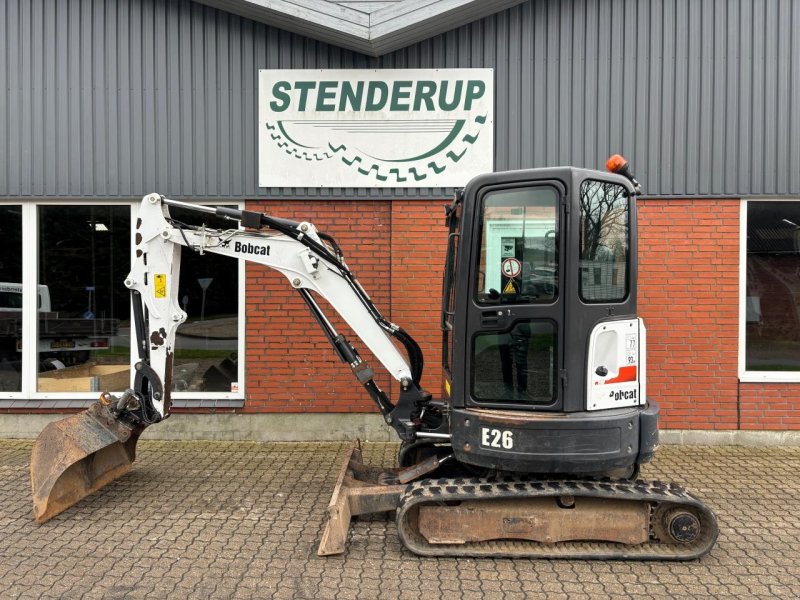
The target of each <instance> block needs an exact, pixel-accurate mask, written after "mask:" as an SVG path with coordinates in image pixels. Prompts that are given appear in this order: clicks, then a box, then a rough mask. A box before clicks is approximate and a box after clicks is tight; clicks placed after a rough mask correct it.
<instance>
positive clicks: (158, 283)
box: [153, 273, 167, 298]
mask: <svg viewBox="0 0 800 600" xmlns="http://www.w3.org/2000/svg"><path fill="white" fill-rule="evenodd" d="M153 287H154V289H155V294H156V298H166V297H167V275H166V274H165V273H156V274H155V275H154V280H153Z"/></svg>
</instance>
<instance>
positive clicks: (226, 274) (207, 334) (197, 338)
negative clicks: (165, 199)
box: [169, 207, 239, 392]
mask: <svg viewBox="0 0 800 600" xmlns="http://www.w3.org/2000/svg"><path fill="white" fill-rule="evenodd" d="M233 208H237V207H233ZM169 211H170V216H171V217H172V218H173V219H174V220H176V221H180V222H181V223H185V224H186V225H195V226H200V225H203V224H204V223H205V225H206V227H210V228H214V229H231V228H232V227H235V226H236V224H235V223H234V222H232V221H229V220H227V219H222V218H220V217H215V216H214V215H209V214H205V213H198V212H195V211H190V210H186V209H181V208H178V207H170V209H169ZM238 263H239V261H238V260H236V259H234V258H230V257H226V256H219V255H216V254H211V253H206V254H204V255H203V256H200V255H199V254H197V253H196V252H193V251H192V250H190V249H188V248H183V249H182V252H181V277H180V282H179V284H178V285H179V290H178V301H179V302H180V304H181V308H183V310H184V311H185V312H186V313H187V315H188V318H187V320H186V322H185V323H184V324H183V325H181V326H180V327H178V332H177V335H176V337H175V373H174V376H173V382H174V383H173V390H174V391H176V392H197V391H203V392H233V391H236V390H237V388H238V386H239V376H238V351H239V264H238Z"/></svg>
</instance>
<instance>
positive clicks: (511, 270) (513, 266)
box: [502, 258, 522, 278]
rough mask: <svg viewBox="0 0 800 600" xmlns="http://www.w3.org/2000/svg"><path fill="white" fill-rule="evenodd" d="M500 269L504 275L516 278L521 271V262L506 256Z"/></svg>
mask: <svg viewBox="0 0 800 600" xmlns="http://www.w3.org/2000/svg"><path fill="white" fill-rule="evenodd" d="M502 270H503V275H505V276H506V277H513V278H517V277H519V274H520V273H522V263H521V262H519V261H518V260H517V259H516V258H507V259H505V260H504V261H503V265H502Z"/></svg>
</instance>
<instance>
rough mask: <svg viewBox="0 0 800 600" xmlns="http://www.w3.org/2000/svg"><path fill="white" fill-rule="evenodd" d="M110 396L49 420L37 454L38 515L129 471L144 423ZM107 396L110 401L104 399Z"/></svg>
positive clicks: (47, 514) (33, 479) (40, 517)
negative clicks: (131, 419) (118, 412)
mask: <svg viewBox="0 0 800 600" xmlns="http://www.w3.org/2000/svg"><path fill="white" fill-rule="evenodd" d="M108 398H109V397H108V396H107V395H104V396H102V397H101V400H100V401H99V402H96V403H94V404H93V405H92V406H90V407H89V408H88V409H87V410H85V411H83V412H82V413H78V414H76V415H72V416H70V417H67V418H66V419H61V420H60V421H55V422H53V423H49V424H48V425H47V426H46V427H45V428H44V429H43V430H42V432H41V433H40V434H39V437H38V438H37V439H36V444H35V445H34V447H33V454H32V456H31V485H32V487H33V516H34V518H35V519H36V521H37V523H44V522H45V521H47V520H49V519H51V518H53V517H54V516H56V515H57V514H59V513H60V512H63V511H64V510H66V509H67V508H69V507H70V506H72V505H73V504H75V503H77V502H79V501H80V500H81V499H83V498H85V497H86V496H88V495H89V494H91V493H92V492H95V491H97V490H99V489H100V488H101V487H103V486H104V485H106V484H107V483H109V482H111V481H113V480H114V479H116V478H117V477H120V476H122V475H124V474H125V473H127V472H128V471H129V470H130V468H131V467H132V466H133V461H134V459H135V457H136V442H137V440H138V439H139V435H140V434H141V432H142V429H143V428H142V427H130V426H128V425H126V424H124V423H122V422H120V421H118V420H117V419H116V418H115V417H114V415H113V414H112V413H111V411H110V410H109V408H108V404H107V403H108ZM104 401H105V402H104Z"/></svg>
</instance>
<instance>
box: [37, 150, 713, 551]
mask: <svg viewBox="0 0 800 600" xmlns="http://www.w3.org/2000/svg"><path fill="white" fill-rule="evenodd" d="M609 168H610V170H612V171H614V172H611V173H603V172H599V171H592V170H584V169H576V168H566V167H562V168H547V169H533V170H525V171H514V172H505V173H493V174H488V175H482V176H479V177H477V178H475V179H473V180H472V181H470V182H469V184H468V185H467V186H466V188H465V189H464V190H463V193H458V194H457V195H456V198H455V200H454V201H453V203H452V204H451V205H450V206H449V208H448V210H447V225H448V228H449V237H448V249H447V262H446V265H445V273H444V286H443V297H442V309H441V327H442V331H443V338H442V342H443V346H442V350H443V357H444V360H443V362H444V372H445V381H444V393H443V397H442V399H433V398H432V397H431V394H430V393H428V392H426V391H425V390H423V389H422V388H421V387H420V380H421V377H422V368H423V358H422V353H421V351H420V348H419V346H418V345H417V344H416V342H415V341H414V340H413V339H412V337H411V336H410V335H409V334H408V333H406V332H405V331H404V330H403V329H401V328H400V327H398V326H397V325H395V324H393V323H391V322H389V321H387V320H386V319H385V318H384V317H383V316H382V315H381V313H380V312H379V311H378V309H377V308H376V307H375V305H374V304H373V303H372V301H371V300H370V298H369V296H368V295H367V293H366V292H365V291H364V290H363V289H362V287H361V285H360V284H359V283H358V281H357V280H356V278H355V276H354V275H353V273H352V272H351V271H350V269H349V268H348V267H347V265H346V263H345V260H344V256H343V255H342V251H341V249H340V248H339V246H338V245H337V244H336V242H335V241H334V240H333V238H331V237H330V236H328V235H325V234H324V233H322V232H320V231H319V230H317V228H316V227H315V226H314V225H312V224H311V223H307V222H302V223H297V222H293V221H289V220H286V219H281V218H276V217H272V216H268V215H265V214H261V213H255V212H250V211H240V210H235V209H232V208H225V207H218V208H213V207H205V206H197V205H193V204H188V203H185V202H179V201H174V200H169V199H167V198H164V197H162V196H159V195H157V194H151V195H148V196H145V197H144V199H143V200H142V204H141V209H140V213H139V219H138V221H137V223H136V232H135V246H136V247H135V255H136V256H135V260H134V265H133V269H132V270H131V272H130V274H129V275H128V277H127V279H126V280H125V285H126V286H127V287H128V288H129V289H130V291H131V295H132V300H133V316H134V322H135V328H136V336H137V340H138V344H137V348H138V358H139V359H138V362H137V363H136V365H135V376H134V384H133V388H132V389H129V390H127V391H126V392H124V393H123V394H122V395H121V396H120V397H115V396H112V395H111V394H109V393H104V394H102V395H101V397H100V399H99V401H98V402H96V403H95V404H93V405H92V406H91V407H90V408H89V409H88V410H86V411H85V412H83V413H80V414H76V415H73V416H71V417H68V418H66V419H63V420H61V421H58V422H55V423H52V424H50V425H48V426H47V427H46V428H45V429H44V431H43V432H42V433H41V434H40V436H39V439H38V440H37V442H36V445H35V447H34V449H33V456H32V460H31V475H32V484H33V500H34V516H35V518H36V520H37V521H39V522H43V521H46V520H48V519H50V518H51V517H53V516H54V515H57V514H58V513H60V512H61V511H63V510H65V509H66V508H68V507H69V506H71V505H73V504H74V503H76V502H78V501H79V500H80V499H81V498H83V497H85V496H87V495H88V494H90V493H92V492H93V491H95V490H97V489H99V488H101V487H102V486H104V485H105V484H107V483H108V482H110V481H112V480H113V479H115V478H116V477H119V476H120V475H122V474H123V473H125V472H126V471H128V470H129V469H130V468H131V466H132V463H133V460H134V456H135V447H136V441H137V439H138V438H139V435H140V434H141V432H142V431H143V430H144V429H145V428H146V427H148V426H150V425H152V424H154V423H157V422H159V421H161V420H163V419H165V418H167V417H168V416H169V414H170V391H171V389H172V370H173V369H172V366H173V350H174V346H175V333H176V330H177V328H178V327H179V326H180V324H181V323H182V322H183V321H184V320H185V319H186V314H185V313H184V312H183V311H182V310H181V308H180V305H179V303H178V275H179V268H180V256H181V250H182V248H183V247H186V248H188V249H190V250H192V251H194V252H199V253H200V254H203V253H207V252H208V253H215V254H221V255H225V256H231V257H235V258H240V259H243V260H248V261H252V262H256V263H260V264H263V265H266V266H268V267H270V268H273V269H276V270H278V271H280V272H281V273H283V274H284V275H285V276H286V278H287V279H288V280H289V284H290V285H291V286H292V287H294V288H295V289H296V290H297V292H298V293H299V294H300V296H301V297H302V299H303V300H304V302H305V303H306V304H307V305H308V308H309V309H310V311H311V313H312V314H313V316H314V318H315V319H316V321H317V323H318V324H319V326H320V327H321V329H322V331H323V332H324V334H325V336H326V337H327V338H328V340H329V341H330V343H331V345H332V346H333V349H334V350H335V352H336V353H337V354H338V356H339V357H340V358H341V360H342V361H343V362H346V363H347V364H348V365H349V366H350V368H351V369H352V371H353V373H354V375H355V376H356V378H357V379H358V381H359V382H360V383H361V384H362V385H363V386H364V388H365V389H366V391H367V393H368V394H369V395H370V396H371V398H372V399H373V400H374V401H375V404H376V406H377V407H378V410H379V411H380V412H381V414H382V415H383V418H384V420H385V421H386V423H387V424H388V425H389V426H391V427H392V428H394V430H395V431H396V432H397V434H398V436H399V437H400V439H401V441H402V444H401V447H400V451H399V456H398V463H399V466H398V467H396V468H390V469H382V468H377V467H369V466H366V465H364V464H363V463H362V462H361V454H360V449H359V447H358V444H357V442H354V443H353V444H352V445H351V447H350V450H349V452H348V455H347V457H346V460H345V462H344V464H343V465H342V468H341V472H340V473H339V477H338V480H337V483H336V487H335V490H334V493H333V497H332V499H331V502H330V505H329V507H328V513H329V517H328V524H327V527H326V529H325V532H324V534H323V539H322V542H321V544H320V548H319V553H320V554H323V555H324V554H336V553H341V552H343V551H344V548H345V543H346V539H347V532H348V528H349V524H350V520H351V517H352V516H355V515H359V514H365V513H373V512H386V511H396V519H397V526H398V530H399V534H400V536H401V538H402V540H403V542H404V544H405V545H406V546H407V547H408V548H409V549H410V550H412V551H413V552H416V553H418V554H422V555H435V556H540V557H562V558H595V559H671V560H677V559H691V558H696V557H699V556H702V555H703V554H705V553H706V552H708V551H709V550H710V549H711V547H712V546H713V545H714V542H715V541H716V538H717V533H718V530H717V524H716V518H715V516H714V514H713V513H712V512H711V511H710V510H709V509H708V508H707V507H706V506H705V505H704V504H703V503H702V502H701V501H700V500H698V499H697V498H696V497H694V496H692V495H691V494H689V493H688V492H687V491H685V490H684V489H683V488H681V487H680V486H678V485H675V484H663V483H659V482H652V483H648V482H644V481H640V480H637V479H636V476H637V474H638V471H639V466H640V465H641V464H642V463H645V462H647V461H649V460H650V459H651V458H652V456H653V453H654V451H655V448H656V444H657V438H658V430H657V421H658V406H657V405H656V404H655V403H653V402H648V401H647V398H646V395H645V383H646V381H645V346H646V339H645V328H644V325H643V323H642V321H641V319H639V318H638V317H637V314H636V272H637V267H636V259H635V257H636V230H635V227H634V223H635V221H636V205H635V201H634V200H635V196H636V195H637V193H638V192H639V185H638V183H637V182H636V180H635V179H634V178H633V176H632V175H631V173H630V170H629V169H628V166H627V163H626V162H625V161H624V159H622V158H621V157H619V156H616V157H612V159H610V161H609ZM170 206H180V207H183V208H186V209H192V210H196V211H200V212H207V213H210V214H215V215H218V216H222V217H226V218H228V219H231V220H232V221H234V222H238V223H237V224H236V226H234V227H233V228H231V229H227V230H218V229H209V228H206V227H205V226H203V227H194V226H188V225H185V224H183V223H180V222H178V221H176V220H174V219H172V218H171V217H170V213H169V207H170ZM315 296H321V297H322V298H324V299H325V300H326V301H327V302H328V303H329V304H330V306H332V307H333V309H334V310H336V312H338V313H339V315H341V317H342V318H343V319H344V321H345V322H346V323H347V324H348V325H349V326H350V328H351V329H352V330H353V331H354V332H355V334H356V335H357V336H358V338H360V340H361V341H362V342H363V343H364V344H365V345H366V346H367V347H368V348H369V349H370V351H371V352H372V353H373V355H374V356H375V357H376V358H377V359H378V361H380V363H381V364H382V365H383V367H384V368H385V369H386V370H388V372H389V373H390V374H391V376H392V377H393V378H394V379H396V380H397V381H398V382H399V393H398V394H397V396H396V397H395V399H394V400H392V399H390V397H389V396H388V395H387V394H386V393H385V392H384V391H383V390H382V389H381V388H380V387H379V386H378V385H377V384H376V382H375V380H374V377H373V375H374V373H373V370H372V369H371V368H370V367H369V366H368V365H367V364H366V362H365V361H364V360H362V358H361V357H360V356H359V353H358V351H357V350H356V349H355V347H354V346H353V345H351V343H350V342H349V341H348V340H347V339H345V337H344V336H343V335H342V334H340V333H338V332H337V331H336V330H335V329H334V327H333V325H332V324H331V322H330V321H329V320H328V318H327V317H326V316H325V314H324V313H323V310H322V308H321V307H320V305H319V304H318V303H317V301H316V299H315ZM300 333H302V332H300ZM394 342H399V345H400V346H402V347H403V348H404V350H405V355H406V356H404V355H403V353H401V352H400V351H399V349H398V347H397V346H396V345H395V343H394Z"/></svg>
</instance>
